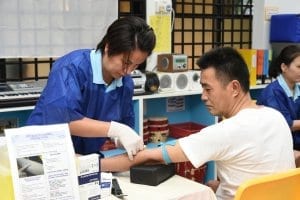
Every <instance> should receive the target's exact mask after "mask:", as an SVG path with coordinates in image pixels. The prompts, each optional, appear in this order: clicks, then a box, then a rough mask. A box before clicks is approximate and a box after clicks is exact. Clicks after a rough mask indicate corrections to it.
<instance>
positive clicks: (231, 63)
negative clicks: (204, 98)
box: [197, 47, 250, 93]
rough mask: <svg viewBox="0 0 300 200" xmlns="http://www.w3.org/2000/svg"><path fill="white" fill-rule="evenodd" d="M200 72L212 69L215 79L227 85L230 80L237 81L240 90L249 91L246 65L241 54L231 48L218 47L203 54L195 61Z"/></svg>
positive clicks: (248, 76)
mask: <svg viewBox="0 0 300 200" xmlns="http://www.w3.org/2000/svg"><path fill="white" fill-rule="evenodd" d="M197 65H198V66H199V67H200V70H204V69H207V68H214V69H215V71H216V76H217V78H218V79H219V80H220V81H221V82H222V83H223V85H227V84H228V83H229V82H230V81H232V80H237V81H238V82H239V83H240V85H241V88H242V90H243V91H244V92H245V93H246V92H248V91H249V87H250V86H249V85H250V80H249V79H250V75H249V70H248V67H247V64H246V63H245V61H244V59H243V57H242V56H241V54H239V53H238V51H237V50H236V49H234V48H232V47H219V48H215V49H212V50H210V51H208V52H207V53H205V54H203V55H202V57H200V59H198V61H197Z"/></svg>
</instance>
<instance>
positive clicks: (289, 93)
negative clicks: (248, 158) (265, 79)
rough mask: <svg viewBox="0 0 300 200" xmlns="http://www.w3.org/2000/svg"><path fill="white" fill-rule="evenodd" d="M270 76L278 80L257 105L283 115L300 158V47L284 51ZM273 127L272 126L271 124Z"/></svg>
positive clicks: (269, 86) (288, 48) (293, 46)
mask: <svg viewBox="0 0 300 200" xmlns="http://www.w3.org/2000/svg"><path fill="white" fill-rule="evenodd" d="M269 76H270V77H272V78H276V80H275V81H273V82H272V83H270V84H269V85H268V86H267V87H266V88H265V89H264V90H263V91H262V93H261V96H260V98H259V99H258V100H257V104H260V105H265V106H270V107H273V108H275V109H277V110H278V111H280V112H281V113H282V115H283V116H284V117H285V119H286V121H287V123H288V124H289V126H290V128H291V131H292V134H293V141H294V150H295V156H296V158H298V157H299V156H300V87H299V82H300V47H299V46H296V45H289V46H287V47H285V48H284V49H282V51H281V52H280V54H279V56H278V57H277V58H276V59H275V61H274V62H273V63H272V64H271V65H270V68H269ZM270 126H271V124H270Z"/></svg>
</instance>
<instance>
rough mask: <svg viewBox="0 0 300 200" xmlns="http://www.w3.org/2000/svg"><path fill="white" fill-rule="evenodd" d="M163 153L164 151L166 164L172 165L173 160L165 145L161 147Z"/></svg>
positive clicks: (163, 155)
mask: <svg viewBox="0 0 300 200" xmlns="http://www.w3.org/2000/svg"><path fill="white" fill-rule="evenodd" d="M161 151H162V157H163V159H164V161H165V163H166V164H170V163H172V161H171V158H170V156H169V154H168V152H167V149H166V145H165V144H162V145H161Z"/></svg>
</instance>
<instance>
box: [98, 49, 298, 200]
mask: <svg viewBox="0 0 300 200" xmlns="http://www.w3.org/2000/svg"><path fill="white" fill-rule="evenodd" d="M197 64H198V66H199V67H200V70H201V80H200V83H201V85H202V87H203V92H202V95H201V99H202V101H203V102H204V104H205V105H206V107H207V108H208V110H209V112H210V113H211V114H213V115H215V116H220V117H224V118H225V119H224V120H223V121H221V122H219V123H217V124H214V125H211V126H208V127H206V128H204V129H202V130H201V131H200V132H199V133H195V134H192V135H190V136H187V137H184V138H180V139H178V141H177V143H176V144H175V145H174V146H165V145H163V146H162V147H161V148H156V149H145V150H143V151H141V152H139V153H138V154H137V155H136V156H135V157H134V160H133V161H129V160H128V158H126V156H117V157H114V158H110V159H102V161H101V169H102V170H103V171H106V170H109V171H123V170H128V169H129V167H130V166H132V165H137V164H141V163H144V162H149V161H159V162H162V163H166V164H168V163H172V162H173V163H176V162H183V161H190V162H191V163H192V164H193V165H194V167H199V166H201V165H203V164H204V163H206V162H208V161H211V160H214V161H215V162H216V168H217V175H218V178H219V180H220V185H219V187H218V189H217V192H216V195H217V197H218V199H226V200H228V199H233V198H234V195H235V192H236V190H237V188H238V186H239V185H240V184H241V183H242V182H244V181H245V180H248V179H251V178H253V177H256V176H260V175H265V174H271V173H274V172H278V171H283V170H287V169H290V168H295V160H294V154H293V142H292V136H291V133H290V129H289V126H288V124H287V123H286V121H285V119H284V117H283V116H282V115H281V114H280V113H279V112H278V111H276V110H274V109H272V108H268V107H264V106H258V105H256V104H255V103H254V102H253V101H252V99H251V96H250V93H249V71H248V68H247V65H246V63H245V61H244V60H243V58H242V57H241V55H240V54H239V53H238V52H237V51H236V50H235V49H233V48H230V47H223V48H216V49H212V50H211V51H209V52H207V53H205V54H204V55H203V56H202V57H201V58H200V59H199V60H198V62H197ZM115 163H118V164H117V165H116V164H115Z"/></svg>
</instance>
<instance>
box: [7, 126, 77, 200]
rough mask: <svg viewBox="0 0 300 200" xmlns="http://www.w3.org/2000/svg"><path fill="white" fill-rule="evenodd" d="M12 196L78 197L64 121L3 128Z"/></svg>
mask: <svg viewBox="0 0 300 200" xmlns="http://www.w3.org/2000/svg"><path fill="white" fill-rule="evenodd" d="M5 136H6V140H7V148H8V153H9V160H10V165H11V174H12V178H13V186H14V194H15V199H18V200H27V199H39V200H58V199H59V200H62V199H63V200H79V199H80V198H79V190H78V180H77V172H76V163H75V152H74V149H73V145H72V141H71V136H70V132H69V127H68V125H67V124H56V125H42V126H26V127H21V128H12V129H6V130H5Z"/></svg>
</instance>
